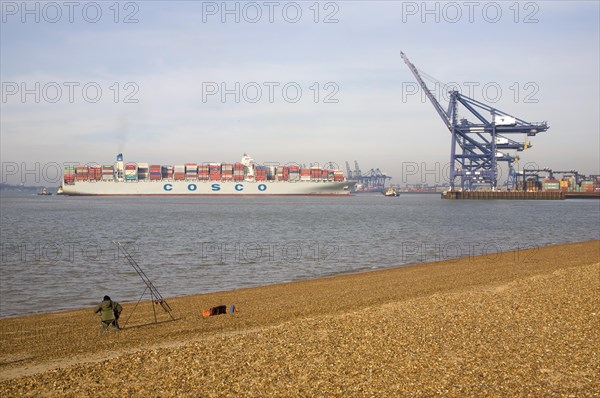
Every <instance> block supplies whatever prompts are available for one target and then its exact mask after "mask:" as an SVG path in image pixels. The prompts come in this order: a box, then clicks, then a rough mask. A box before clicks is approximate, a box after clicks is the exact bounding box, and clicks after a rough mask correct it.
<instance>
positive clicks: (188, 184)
mask: <svg viewBox="0 0 600 398" xmlns="http://www.w3.org/2000/svg"><path fill="white" fill-rule="evenodd" d="M354 184H355V183H354V182H349V181H343V182H333V181H197V180H188V181H175V180H156V181H151V180H148V181H130V182H129V181H128V182H124V181H76V182H75V183H74V184H65V185H63V187H62V188H63V194H64V195H80V196H128V195H131V196H167V195H170V196H193V195H348V194H350V191H351V189H352V187H353V186H354Z"/></svg>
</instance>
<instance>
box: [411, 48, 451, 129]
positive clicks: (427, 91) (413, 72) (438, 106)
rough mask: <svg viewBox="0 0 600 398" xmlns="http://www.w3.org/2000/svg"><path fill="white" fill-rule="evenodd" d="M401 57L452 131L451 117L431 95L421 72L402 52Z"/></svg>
mask: <svg viewBox="0 0 600 398" xmlns="http://www.w3.org/2000/svg"><path fill="white" fill-rule="evenodd" d="M400 56H401V57H402V59H403V60H404V62H405V63H406V65H407V66H408V68H409V69H410V71H411V72H412V74H413V75H414V76H415V79H417V82H419V85H420V86H421V89H422V90H423V91H424V92H425V94H426V95H427V98H429V101H431V103H432V104H433V107H434V108H435V110H436V111H437V113H438V115H440V117H441V118H442V120H443V121H444V123H445V124H446V127H448V129H449V130H452V125H451V123H450V117H449V116H448V114H447V113H446V111H445V110H444V108H442V106H441V105H440V103H439V102H438V100H437V99H436V98H435V97H434V96H433V94H432V93H431V91H430V90H429V88H428V87H427V85H426V84H425V81H424V80H423V78H421V75H420V74H419V71H417V68H416V67H415V66H414V65H413V64H412V63H411V62H410V61H409V60H408V57H407V56H406V54H404V53H403V52H402V51H400Z"/></svg>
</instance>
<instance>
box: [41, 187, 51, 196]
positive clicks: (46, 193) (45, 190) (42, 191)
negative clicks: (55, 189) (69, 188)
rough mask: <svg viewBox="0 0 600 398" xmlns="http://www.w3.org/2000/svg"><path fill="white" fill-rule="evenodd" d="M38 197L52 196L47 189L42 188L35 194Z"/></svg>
mask: <svg viewBox="0 0 600 398" xmlns="http://www.w3.org/2000/svg"><path fill="white" fill-rule="evenodd" d="M37 194H38V195H52V192H50V191H48V188H46V187H44V188H42V189H40V190H39V191H38V193H37Z"/></svg>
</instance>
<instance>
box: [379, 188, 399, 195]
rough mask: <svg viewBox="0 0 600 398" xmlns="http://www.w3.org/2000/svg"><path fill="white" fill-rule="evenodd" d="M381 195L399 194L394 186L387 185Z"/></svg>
mask: <svg viewBox="0 0 600 398" xmlns="http://www.w3.org/2000/svg"><path fill="white" fill-rule="evenodd" d="M383 196H400V194H399V193H398V191H396V190H395V189H394V188H392V187H389V188H388V189H386V190H385V192H384V193H383Z"/></svg>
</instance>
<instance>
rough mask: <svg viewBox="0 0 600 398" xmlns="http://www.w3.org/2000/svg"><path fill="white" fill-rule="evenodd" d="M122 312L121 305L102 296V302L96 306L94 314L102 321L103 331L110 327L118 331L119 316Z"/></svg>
mask: <svg viewBox="0 0 600 398" xmlns="http://www.w3.org/2000/svg"><path fill="white" fill-rule="evenodd" d="M122 310H123V308H122V307H121V304H119V303H117V302H116V301H112V300H111V299H110V297H108V296H104V299H103V300H102V302H101V303H100V304H98V305H97V306H96V309H95V311H94V313H96V314H97V313H98V312H99V313H100V320H101V321H102V328H103V329H104V330H107V329H108V327H109V326H110V325H112V326H114V327H115V328H117V329H120V327H119V316H120V315H121V311H122Z"/></svg>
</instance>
